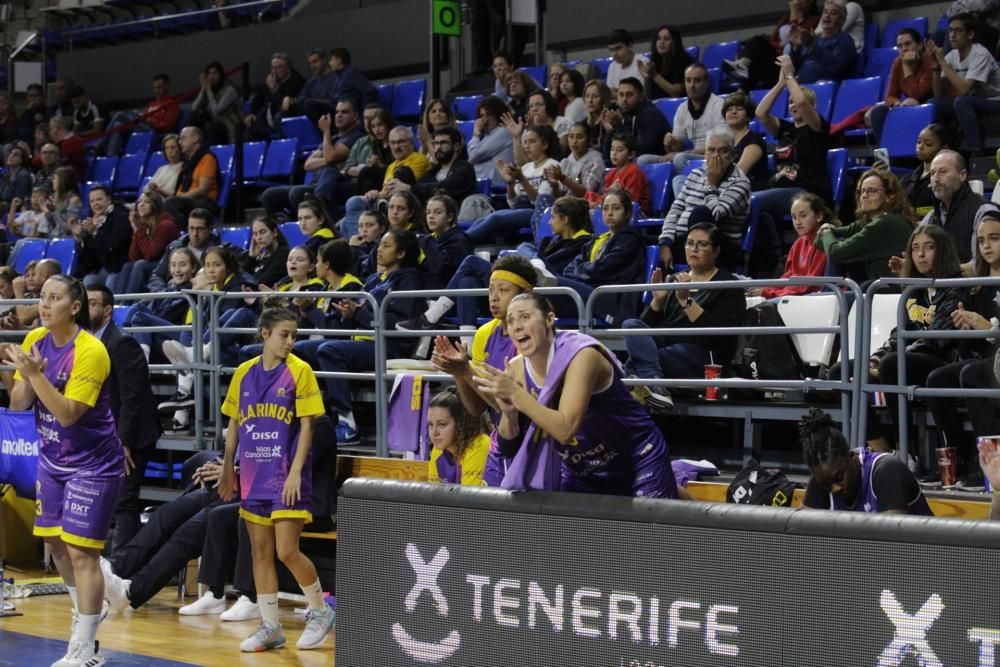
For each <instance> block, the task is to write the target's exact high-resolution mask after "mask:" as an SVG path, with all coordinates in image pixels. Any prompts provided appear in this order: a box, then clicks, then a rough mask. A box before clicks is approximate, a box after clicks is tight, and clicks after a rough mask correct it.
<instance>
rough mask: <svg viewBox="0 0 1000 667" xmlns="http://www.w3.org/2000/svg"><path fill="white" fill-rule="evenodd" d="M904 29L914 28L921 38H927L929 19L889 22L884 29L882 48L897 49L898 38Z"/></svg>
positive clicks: (922, 17)
mask: <svg viewBox="0 0 1000 667" xmlns="http://www.w3.org/2000/svg"><path fill="white" fill-rule="evenodd" d="M903 28H913V29H914V30H916V31H917V32H919V33H920V36H921V37H927V17H926V16H917V17H915V18H912V19H896V20H894V21H889V22H888V23H886V24H885V27H884V28H883V29H882V48H883V49H888V48H895V47H896V36H897V35H899V31H900V30H902V29H903Z"/></svg>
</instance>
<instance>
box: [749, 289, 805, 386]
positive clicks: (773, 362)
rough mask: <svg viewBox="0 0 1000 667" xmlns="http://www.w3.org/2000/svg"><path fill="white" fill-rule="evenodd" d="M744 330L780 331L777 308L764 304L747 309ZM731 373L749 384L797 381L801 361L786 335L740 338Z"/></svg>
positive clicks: (800, 377) (769, 303) (780, 322)
mask: <svg viewBox="0 0 1000 667" xmlns="http://www.w3.org/2000/svg"><path fill="white" fill-rule="evenodd" d="M743 326H745V327H783V326H785V323H784V321H782V319H781V315H779V314H778V306H776V305H775V304H773V303H771V302H770V301H766V302H764V303H762V304H760V305H757V306H754V307H753V308H748V309H747V311H746V314H745V315H744V316H743ZM732 366H733V372H734V373H735V374H736V375H738V376H739V377H743V378H747V379H751V380H800V379H802V372H801V368H802V359H801V358H800V357H799V353H798V350H796V349H795V345H794V344H793V343H792V339H791V337H790V336H789V335H788V334H747V335H741V336H740V337H739V340H738V341H737V344H736V354H735V356H734V357H733V364H732Z"/></svg>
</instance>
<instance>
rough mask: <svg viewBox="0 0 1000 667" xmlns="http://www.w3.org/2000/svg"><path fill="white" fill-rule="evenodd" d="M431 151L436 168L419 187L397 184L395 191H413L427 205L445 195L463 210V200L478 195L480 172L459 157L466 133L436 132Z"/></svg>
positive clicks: (445, 129)
mask: <svg viewBox="0 0 1000 667" xmlns="http://www.w3.org/2000/svg"><path fill="white" fill-rule="evenodd" d="M431 148H432V149H433V150H434V161H435V162H436V164H435V165H434V166H433V167H432V168H431V169H430V171H428V172H427V173H426V174H424V175H423V177H421V179H420V180H419V181H417V183H416V185H412V186H411V185H407V184H406V183H402V182H397V183H396V185H395V191H396V192H398V191H400V190H412V191H413V194H415V195H417V197H418V198H419V199H420V202H421V203H423V204H426V203H427V200H428V199H430V198H431V197H432V196H434V195H436V194H442V193H443V194H446V195H448V196H449V197H451V198H452V199H454V200H455V203H456V204H458V205H459V206H461V205H462V200H463V199H465V198H466V197H468V196H469V195H471V194H472V193H474V192H475V191H476V170H475V169H474V168H473V167H472V165H471V164H469V162H468V161H467V160H463V159H461V157H459V155H460V153H461V152H462V133H461V132H459V131H458V129H457V128H455V127H452V126H450V125H447V126H445V127H441V128H438V129H437V130H434V135H433V137H432V139H431Z"/></svg>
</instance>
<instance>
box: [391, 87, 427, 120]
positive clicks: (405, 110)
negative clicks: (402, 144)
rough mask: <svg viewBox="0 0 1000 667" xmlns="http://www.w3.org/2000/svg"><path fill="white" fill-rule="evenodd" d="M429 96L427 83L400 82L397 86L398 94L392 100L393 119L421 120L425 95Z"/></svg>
mask: <svg viewBox="0 0 1000 667" xmlns="http://www.w3.org/2000/svg"><path fill="white" fill-rule="evenodd" d="M426 94H427V81H426V80H424V79H413V80H411V81H400V82H399V83H397V84H396V92H395V93H394V94H393V99H392V117H393V118H395V119H396V120H401V119H407V120H419V119H420V114H421V113H422V112H423V108H424V95H426Z"/></svg>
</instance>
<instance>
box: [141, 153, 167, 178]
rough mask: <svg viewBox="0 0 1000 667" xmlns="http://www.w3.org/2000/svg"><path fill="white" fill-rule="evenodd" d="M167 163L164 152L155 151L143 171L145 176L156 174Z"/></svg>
mask: <svg viewBox="0 0 1000 667" xmlns="http://www.w3.org/2000/svg"><path fill="white" fill-rule="evenodd" d="M166 163H167V158H166V157H164V155H163V151H155V152H153V153H152V154H151V155H150V156H149V159H148V160H146V168H145V169H144V170H143V172H142V173H143V175H144V176H152V175H153V174H155V173H156V170H157V169H159V168H160V167H162V166H163V165H165V164H166Z"/></svg>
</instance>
